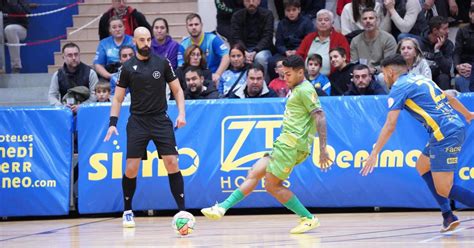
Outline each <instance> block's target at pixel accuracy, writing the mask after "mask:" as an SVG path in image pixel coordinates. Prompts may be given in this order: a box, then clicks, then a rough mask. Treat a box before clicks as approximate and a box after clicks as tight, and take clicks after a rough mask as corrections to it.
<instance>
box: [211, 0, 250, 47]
mask: <svg viewBox="0 0 474 248" xmlns="http://www.w3.org/2000/svg"><path fill="white" fill-rule="evenodd" d="M214 3H215V5H216V9H217V16H216V19H217V28H216V31H217V33H219V34H220V35H222V36H223V37H224V38H226V39H227V40H228V41H229V40H230V39H231V37H232V29H231V24H230V20H231V19H232V15H233V14H234V13H235V12H236V11H237V10H240V9H243V8H244V2H243V0H214Z"/></svg>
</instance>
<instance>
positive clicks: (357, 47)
mask: <svg viewBox="0 0 474 248" xmlns="http://www.w3.org/2000/svg"><path fill="white" fill-rule="evenodd" d="M346 6H348V5H346ZM361 21H362V25H363V26H364V32H362V33H361V34H359V35H357V36H356V37H354V39H353V40H352V41H351V61H352V63H357V62H359V63H360V64H365V65H368V66H369V68H370V74H372V75H374V76H376V75H377V74H379V73H380V72H381V69H380V62H381V61H382V59H383V58H385V57H386V56H389V55H392V54H395V52H396V50H397V42H396V41H395V39H394V38H393V36H392V35H391V34H390V33H387V32H385V31H383V30H380V28H379V26H378V19H377V12H376V11H375V10H374V9H371V8H367V9H364V10H363V11H362V16H361Z"/></svg>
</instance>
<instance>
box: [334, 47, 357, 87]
mask: <svg viewBox="0 0 474 248" xmlns="http://www.w3.org/2000/svg"><path fill="white" fill-rule="evenodd" d="M329 57H330V59H331V66H332V67H334V68H335V71H334V72H333V73H331V75H329V81H330V82H331V96H342V95H344V93H346V91H347V90H349V85H350V83H351V79H352V76H351V73H352V67H353V64H349V63H347V62H346V61H347V60H346V50H345V49H344V48H342V47H336V48H333V49H331V50H330V51H329Z"/></svg>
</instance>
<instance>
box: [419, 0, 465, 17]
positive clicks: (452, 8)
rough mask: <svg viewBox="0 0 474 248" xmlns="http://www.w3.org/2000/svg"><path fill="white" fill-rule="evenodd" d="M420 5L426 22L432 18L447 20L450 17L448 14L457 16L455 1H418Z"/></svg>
mask: <svg viewBox="0 0 474 248" xmlns="http://www.w3.org/2000/svg"><path fill="white" fill-rule="evenodd" d="M464 2H467V1H464ZM420 3H421V7H422V12H423V15H424V16H425V17H426V20H428V21H429V20H430V19H431V18H432V17H434V16H442V17H444V18H448V17H449V16H450V15H449V14H450V12H451V14H452V16H453V17H454V16H457V15H458V12H459V11H458V5H457V3H456V1H455V0H420ZM468 8H469V7H468Z"/></svg>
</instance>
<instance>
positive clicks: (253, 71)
mask: <svg viewBox="0 0 474 248" xmlns="http://www.w3.org/2000/svg"><path fill="white" fill-rule="evenodd" d="M264 97H278V95H277V94H276V93H275V91H273V90H272V89H270V88H268V86H267V84H266V83H265V74H264V69H263V66H262V65H260V64H258V63H255V64H252V65H250V67H249V70H248V73H247V81H246V85H245V86H243V87H240V88H239V89H238V90H236V91H232V92H230V94H229V98H264Z"/></svg>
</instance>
